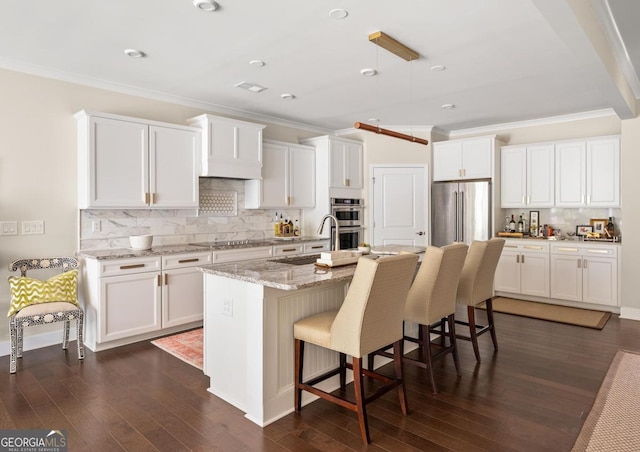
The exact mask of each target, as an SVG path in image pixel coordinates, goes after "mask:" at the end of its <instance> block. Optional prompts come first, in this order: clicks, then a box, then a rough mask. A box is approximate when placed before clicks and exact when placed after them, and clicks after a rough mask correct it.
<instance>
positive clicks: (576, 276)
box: [551, 255, 582, 301]
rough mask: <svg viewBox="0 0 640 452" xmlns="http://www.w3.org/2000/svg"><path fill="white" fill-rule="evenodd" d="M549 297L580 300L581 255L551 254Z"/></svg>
mask: <svg viewBox="0 0 640 452" xmlns="http://www.w3.org/2000/svg"><path fill="white" fill-rule="evenodd" d="M551 298H559V299H560V300H571V301H582V257H580V256H577V255H566V256H564V255H551Z"/></svg>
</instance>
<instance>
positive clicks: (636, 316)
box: [620, 306, 640, 320]
mask: <svg viewBox="0 0 640 452" xmlns="http://www.w3.org/2000/svg"><path fill="white" fill-rule="evenodd" d="M620 318H621V319H628V320H640V309H638V308H627V307H624V306H623V307H621V308H620Z"/></svg>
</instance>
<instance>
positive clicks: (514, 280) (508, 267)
mask: <svg viewBox="0 0 640 452" xmlns="http://www.w3.org/2000/svg"><path fill="white" fill-rule="evenodd" d="M494 288H495V290H499V291H503V292H511V293H520V253H518V252H517V251H511V250H508V249H506V248H505V249H504V250H502V254H501V255H500V259H499V260H498V266H497V267H496V274H495V277H494Z"/></svg>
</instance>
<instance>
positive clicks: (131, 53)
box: [124, 49, 147, 58]
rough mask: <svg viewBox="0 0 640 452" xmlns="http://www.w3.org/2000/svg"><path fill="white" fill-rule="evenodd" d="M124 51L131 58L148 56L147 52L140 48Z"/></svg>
mask: <svg viewBox="0 0 640 452" xmlns="http://www.w3.org/2000/svg"><path fill="white" fill-rule="evenodd" d="M124 53H125V55H127V56H130V57H131V58H144V57H146V56H147V54H146V53H144V52H143V51H142V50H138V49H124Z"/></svg>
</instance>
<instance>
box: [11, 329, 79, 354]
mask: <svg viewBox="0 0 640 452" xmlns="http://www.w3.org/2000/svg"><path fill="white" fill-rule="evenodd" d="M25 333H27V330H26V329H25V330H24V331H23V334H24V336H23V337H22V350H23V351H25V352H26V351H28V350H35V349H38V348H43V347H50V346H52V345H60V347H62V329H59V330H57V331H48V332H46V333H38V334H25ZM76 339H77V335H76V330H75V328H70V329H69V340H70V341H75V340H76ZM10 352H11V343H10V341H9V340H6V341H0V356H7V355H9V353H10Z"/></svg>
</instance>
